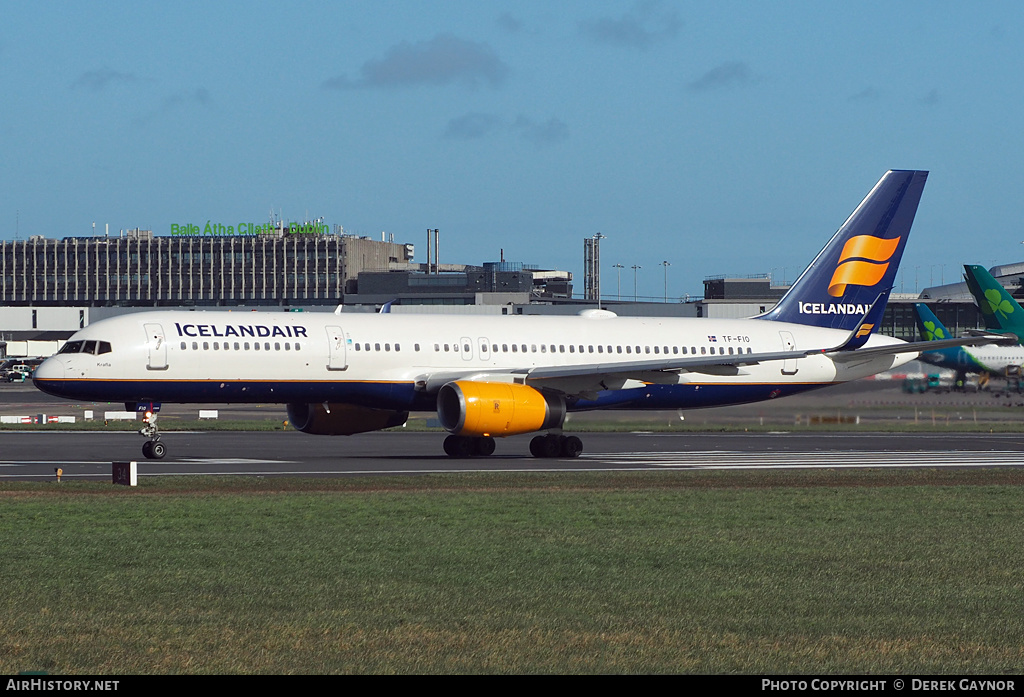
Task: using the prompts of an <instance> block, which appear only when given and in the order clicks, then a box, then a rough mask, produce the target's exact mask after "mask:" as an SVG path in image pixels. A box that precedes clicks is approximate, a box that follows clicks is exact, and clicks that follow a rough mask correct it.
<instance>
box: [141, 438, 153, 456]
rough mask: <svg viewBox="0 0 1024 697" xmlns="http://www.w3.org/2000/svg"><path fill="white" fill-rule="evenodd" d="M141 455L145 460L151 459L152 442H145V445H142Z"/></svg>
mask: <svg viewBox="0 0 1024 697" xmlns="http://www.w3.org/2000/svg"><path fill="white" fill-rule="evenodd" d="M142 455H143V457H145V458H146V459H147V460H152V459H153V441H151V440H147V441H146V442H145V443H143V444H142Z"/></svg>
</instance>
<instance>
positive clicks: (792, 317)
mask: <svg viewBox="0 0 1024 697" xmlns="http://www.w3.org/2000/svg"><path fill="white" fill-rule="evenodd" d="M927 174H928V173H927V172H920V171H890V172H887V173H886V174H885V175H884V176H883V177H882V179H881V180H880V181H879V182H878V184H876V185H875V187H874V189H872V190H871V192H870V193H869V194H868V196H867V197H866V198H865V199H864V200H863V201H862V202H861V204H860V205H859V206H858V207H857V209H856V210H855V211H854V212H853V213H852V214H851V215H850V217H849V218H848V219H847V221H846V222H845V223H844V224H843V226H842V227H841V228H840V229H839V231H838V232H836V233H835V235H834V236H833V237H832V239H831V241H830V242H829V243H828V244H827V245H826V246H825V248H824V249H822V251H821V252H820V253H819V254H818V256H817V257H816V258H815V259H814V261H813V262H811V265H810V266H809V267H807V269H806V270H805V271H804V272H803V274H801V276H800V277H799V278H798V279H797V281H796V283H794V284H793V286H792V288H790V290H789V291H788V292H787V293H786V295H785V296H784V297H783V298H782V300H781V301H780V302H779V304H778V305H777V306H776V307H775V308H773V309H772V310H771V311H769V312H767V313H765V314H763V315H760V316H758V317H755V318H751V319H743V320H736V319H729V320H724V319H723V320H716V319H698V318H671V319H670V318H632V317H629V318H627V317H617V316H615V315H614V314H613V313H612V312H608V311H605V310H585V311H583V312H582V313H580V316H577V317H571V318H566V317H550V316H511V317H505V316H501V317H479V316H473V317H472V318H469V317H465V316H457V315H449V316H422V315H401V314H376V315H364V314H340V313H335V314H309V313H304V314H301V315H295V314H287V313H264V314H250V313H247V314H239V313H227V312H148V313H139V314H131V315H124V316H120V317H114V318H111V319H106V320H102V321H100V322H96V323H95V324H91V325H89V326H88V327H86V328H84V329H82V330H81V331H79V332H77V333H76V334H75V335H74V336H72V337H71V339H70V340H69V341H68V342H67V344H66V345H65V346H64V348H63V349H62V350H61V352H60V353H59V354H57V355H56V356H53V357H52V358H49V359H48V360H46V361H45V362H44V363H43V364H42V365H41V366H39V368H38V369H37V370H36V373H35V376H34V382H35V384H36V386H37V387H39V389H41V390H43V391H44V392H48V393H50V394H53V395H57V396H60V397H69V398H72V399H79V400H101V401H124V402H126V403H129V404H132V403H134V405H146V407H145V408H148V409H150V410H151V411H153V412H154V413H153V415H152V418H151V419H150V421H149V422H148V423H147V425H146V427H145V428H143V429H142V431H141V433H142V434H143V435H145V436H147V437H148V438H149V440H148V441H147V442H146V444H145V446H144V447H143V453H144V454H145V455H146V457H150V458H161V457H163V456H164V454H165V452H166V449H165V446H164V444H163V442H162V441H161V440H160V434H159V431H158V430H157V427H156V414H155V412H156V411H157V410H158V408H159V403H161V402H179V403H232V402H235V403H238V402H259V403H268V402H270V403H282V404H287V405H288V417H289V420H290V421H291V423H292V425H293V426H294V427H295V428H297V429H298V430H300V431H303V432H305V433H313V434H323V435H343V434H344V435H349V434H353V433H361V432H364V431H374V430H378V429H383V428H388V427H391V426H398V425H400V424H403V423H404V422H405V420H406V419H407V418H408V415H409V412H411V411H428V412H433V411H436V412H437V415H438V418H439V421H440V423H441V424H442V425H443V426H444V428H445V429H447V430H448V431H449V432H450V433H451V435H449V436H448V437H447V438H446V440H445V442H444V449H445V452H447V453H448V454H449V455H451V456H453V457H464V456H469V455H489V454H491V453H492V452H493V451H494V438H495V437H503V436H512V435H517V434H524V433H533V432H539V431H543V432H546V435H538V436H536V437H535V438H534V439H533V441H532V442H531V443H530V452H531V453H532V454H533V455H534V456H536V457H558V456H563V457H575V456H577V455H579V453H580V452H581V451H582V449H583V445H582V443H581V441H580V439H579V438H577V437H576V436H564V435H562V433H561V428H562V424H563V422H564V420H565V415H566V413H567V412H570V411H581V410H592V409H687V408H694V407H711V406H719V405H725V404H740V403H745V402H755V401H759V400H766V399H774V398H776V397H783V396H786V395H790V394H795V393H798V392H803V391H805V390H809V389H812V388H816V387H822V386H825V385H830V384H834V383H840V382H845V381H848V380H855V379H857V378H862V377H865V376H868V375H873V374H875V373H878V372H881V371H883V370H887V369H889V368H892V367H894V366H897V365H900V364H903V363H905V362H907V361H909V360H911V359H913V358H914V357H915V356H916V355H917V352H918V351H919V350H921V348H922V345H923V344H927V347H928V348H929V349H936V348H940V347H941V346H942V345H948V346H955V345H964V344H981V343H992V342H994V341H996V340H998V337H972V338H966V339H950V340H945V341H943V342H935V341H932V342H919V343H916V344H908V343H905V342H902V341H899V340H898V339H893V338H890V337H886V336H880V335H878V334H876V333H875V330H876V328H877V327H878V325H879V323H880V320H881V318H882V313H883V311H884V309H885V303H886V300H887V299H888V296H889V292H890V290H891V289H892V286H893V281H894V279H895V276H896V268H897V266H898V265H899V261H900V258H901V256H902V255H903V248H904V246H905V245H906V243H907V235H908V234H909V232H910V226H911V223H912V222H913V220H914V215H915V213H916V211H917V206H918V202H919V200H920V198H921V192H922V190H923V188H924V184H925V179H926V178H927ZM129 408H132V406H129Z"/></svg>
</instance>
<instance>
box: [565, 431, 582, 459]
mask: <svg viewBox="0 0 1024 697" xmlns="http://www.w3.org/2000/svg"><path fill="white" fill-rule="evenodd" d="M561 446H562V448H561V450H562V456H563V457H579V456H580V453H582V452H583V441H581V440H580V439H579V438H577V437H576V436H569V437H567V438H565V439H564V440H563V441H562V443H561Z"/></svg>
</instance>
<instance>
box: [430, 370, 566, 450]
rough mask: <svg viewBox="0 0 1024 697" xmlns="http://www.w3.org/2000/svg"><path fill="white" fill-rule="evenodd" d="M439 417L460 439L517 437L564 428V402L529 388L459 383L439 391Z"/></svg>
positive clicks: (523, 386)
mask: <svg viewBox="0 0 1024 697" xmlns="http://www.w3.org/2000/svg"><path fill="white" fill-rule="evenodd" d="M437 418H438V419H439V420H440V422H441V425H442V426H444V428H445V429H446V430H448V431H449V432H451V433H454V434H455V435H457V436H498V437H501V436H515V435H518V434H520V433H530V432H531V431H540V430H543V429H545V428H559V427H561V425H562V422H563V421H564V420H565V400H564V399H563V398H562V397H560V396H555V395H551V394H545V393H543V392H541V391H540V390H535V389H534V388H532V387H527V386H526V385H517V384H512V383H506V382H468V381H456V382H449V383H447V384H446V385H444V386H443V387H441V391H440V392H438V394H437Z"/></svg>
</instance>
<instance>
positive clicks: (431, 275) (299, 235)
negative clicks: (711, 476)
mask: <svg viewBox="0 0 1024 697" xmlns="http://www.w3.org/2000/svg"><path fill="white" fill-rule="evenodd" d="M434 232H435V233H436V231H434ZM428 250H429V237H428ZM414 251H415V250H414V246H413V245H412V244H401V243H395V242H394V241H389V240H384V239H381V240H375V239H372V238H368V237H361V236H354V235H348V234H343V233H341V232H340V231H339V232H337V233H332V232H331V231H330V230H329V229H327V227H326V226H311V227H310V226H302V227H299V228H298V229H290V228H287V227H283V226H281V227H278V228H277V229H272V228H271V229H264V230H262V231H261V232H260V233H259V234H232V235H217V234H214V235H209V234H201V233H198V232H197V233H192V232H189V233H188V234H176V235H170V236H156V235H154V234H153V233H152V232H151V231H148V230H128V231H124V232H122V233H120V234H119V235H117V236H102V237H98V236H94V237H65V238H63V239H47V238H45V237H43V236H33V237H31V238H29V239H28V240H15V241H6V242H2V243H0V340H12V339H14V340H26V341H27V340H35V339H38V340H61V339H66V338H67V336H69V335H70V334H71V333H73V332H74V331H75V330H77V329H79V328H81V327H83V326H85V325H87V324H89V323H90V322H92V321H96V320H98V319H102V318H104V317H108V316H111V315H114V314H121V313H123V312H131V311H139V310H142V309H146V308H170V307H175V308H193V309H205V308H214V307H221V308H235V309H238V310H244V309H261V308H262V309H268V310H269V309H273V308H278V309H300V308H301V309H306V310H333V309H334V308H335V307H337V306H338V305H344V306H345V309H346V310H348V311H352V310H362V311H374V310H376V309H378V308H379V307H381V306H382V305H384V304H389V303H390V304H393V306H394V307H393V311H398V312H427V311H444V312H462V313H500V314H575V313H576V312H578V311H579V310H581V309H584V308H585V307H594V306H595V301H594V300H583V299H580V298H574V297H573V290H572V282H571V281H572V274H571V273H569V272H564V271H551V270H542V269H541V268H540V267H536V266H530V265H526V264H521V263H519V262H506V261H504V259H502V261H500V262H489V263H485V264H483V265H481V266H471V265H466V264H443V265H442V264H440V263H438V261H437V259H436V256H435V259H434V260H433V261H431V260H430V259H429V258H428V261H427V263H426V264H417V263H415V262H414ZM429 256H430V255H429V251H428V257H429ZM992 271H993V275H995V276H996V277H997V278H998V279H999V280H1000V281H1001V282H1002V283H1003V284H1004V285H1005V286H1006V287H1007V288H1008V289H1010V291H1011V292H1012V293H1013V294H1014V295H1016V296H1017V297H1020V296H1021V295H1022V294H1024V290H1022V289H1024V286H1022V280H1024V264H1012V265H1006V266H1001V267H994V268H993V269H992ZM704 287H705V292H704V297H703V298H695V299H692V300H690V299H687V301H686V302H668V303H661V302H656V303H654V302H651V303H636V302H633V303H630V302H621V301H619V302H610V301H608V300H601V301H599V303H600V304H602V306H603V307H606V308H608V309H611V310H613V311H615V312H616V313H618V314H620V315H646V316H677V317H678V316H691V317H719V318H721V317H735V318H739V317H751V316H753V315H756V314H759V313H762V312H765V311H767V310H770V309H771V308H772V307H773V306H774V305H775V303H776V302H777V301H778V300H779V298H781V297H782V295H783V294H784V293H785V291H786V290H787V287H786V286H775V285H773V284H772V283H771V281H770V279H769V278H768V276H767V275H761V276H753V277H746V278H730V277H708V278H706V279H705V281H704ZM915 302H927V303H928V305H929V306H930V307H931V308H932V310H933V311H934V312H935V313H936V315H937V316H938V317H939V319H940V320H941V321H942V322H943V323H944V324H945V325H946V326H947V327H948V328H949V329H950V330H951V331H953V332H954V333H957V334H958V333H960V332H961V331H962V330H964V329H973V328H977V327H981V326H983V324H982V321H981V317H980V313H979V312H978V309H977V307H976V306H975V304H974V301H973V298H971V296H970V293H969V292H968V291H967V288H966V285H965V284H950V285H948V286H939V287H933V288H927V289H925V291H924V292H922V293H921V294H920V295H917V294H893V296H892V297H891V298H890V300H889V303H888V306H887V308H886V312H885V317H884V319H883V323H882V326H881V327H880V328H879V329H880V331H881V332H882V333H884V334H888V335H890V336H895V337H897V338H900V339H907V340H912V339H915V338H916V337H917V326H916V322H915V313H914V308H913V305H914V303H915Z"/></svg>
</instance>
